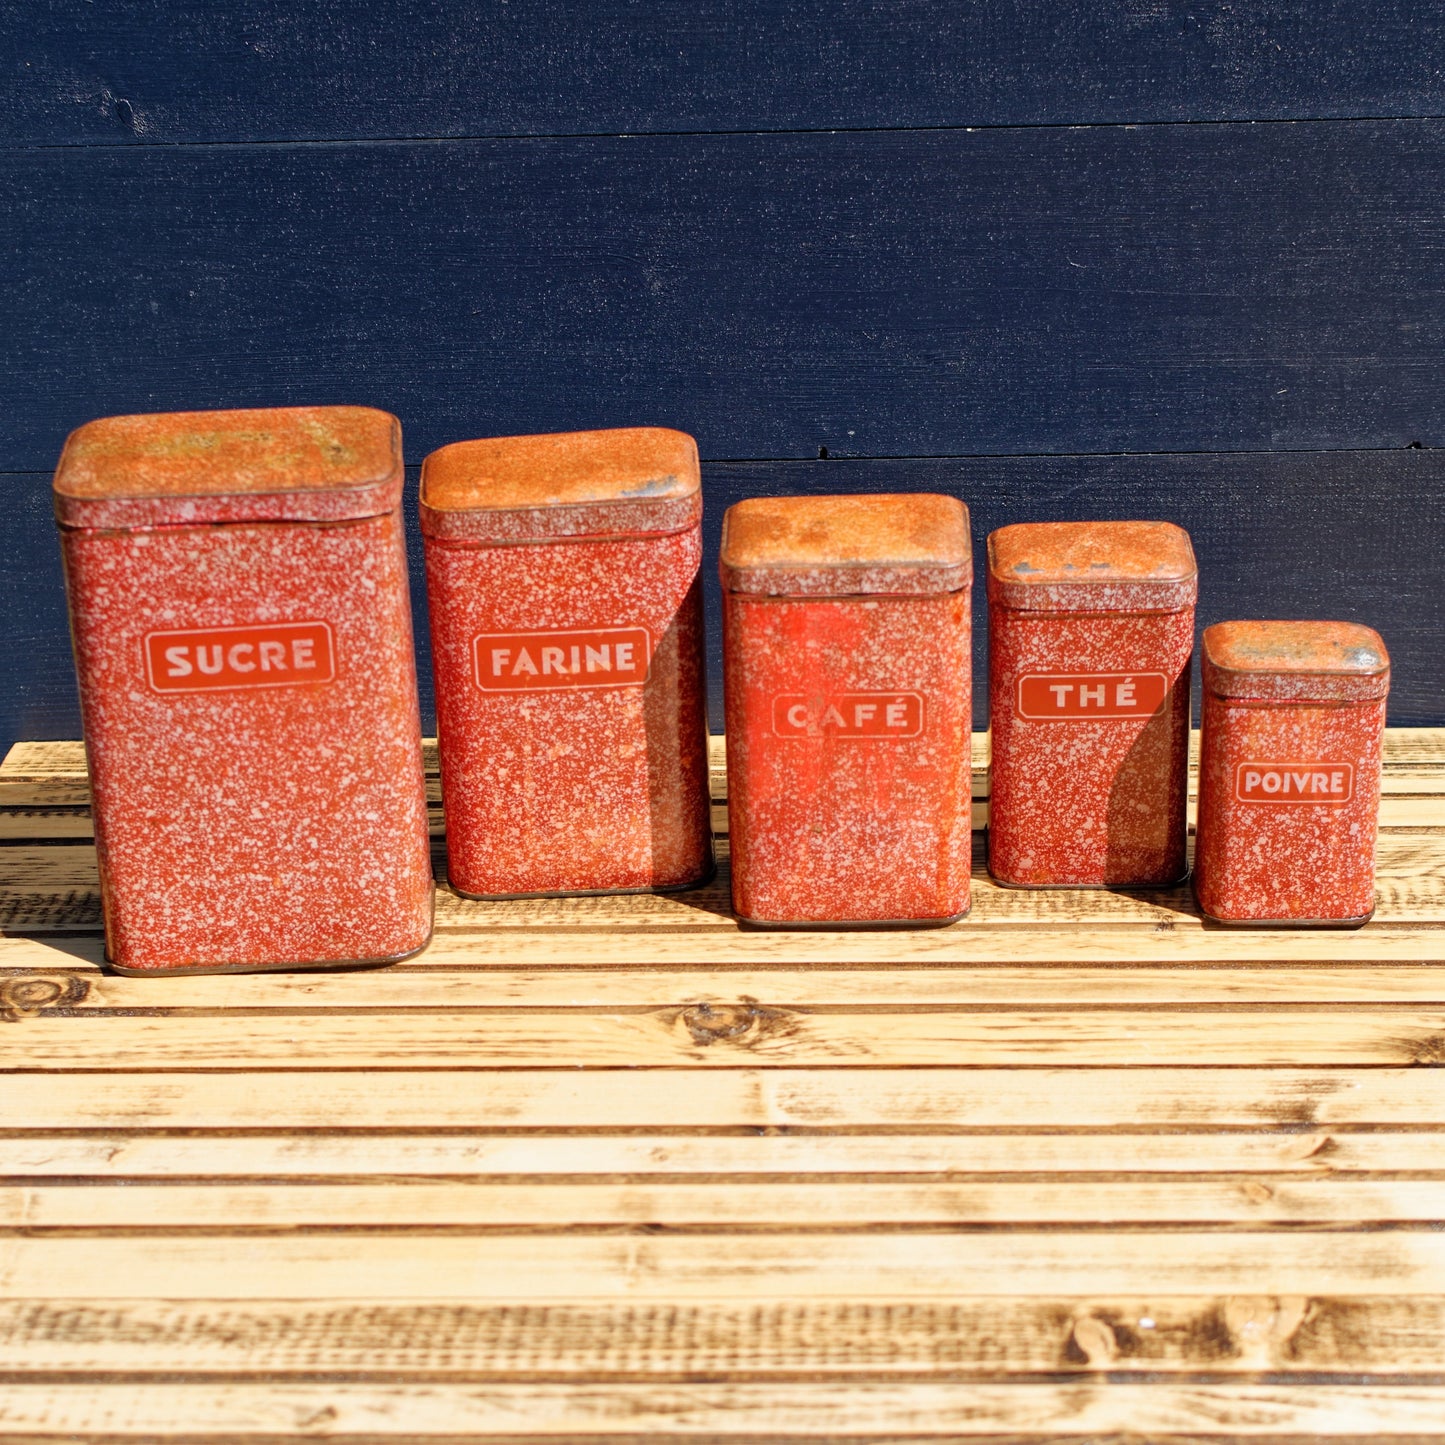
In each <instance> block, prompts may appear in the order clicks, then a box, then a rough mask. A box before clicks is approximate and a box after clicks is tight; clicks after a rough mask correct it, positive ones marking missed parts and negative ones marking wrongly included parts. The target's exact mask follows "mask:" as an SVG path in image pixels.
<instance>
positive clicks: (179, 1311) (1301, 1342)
mask: <svg viewBox="0 0 1445 1445" xmlns="http://www.w3.org/2000/svg"><path fill="white" fill-rule="evenodd" d="M0 1348H3V1349H4V1352H5V1360H6V1364H7V1368H9V1369H10V1370H12V1371H17V1372H37V1373H38V1372H61V1373H64V1374H70V1375H74V1374H78V1373H80V1372H86V1371H89V1372H102V1371H104V1372H111V1371H126V1372H136V1373H141V1372H146V1373H161V1374H164V1375H167V1376H170V1377H172V1378H174V1377H176V1376H177V1375H183V1374H186V1373H201V1372H216V1373H226V1372H234V1373H247V1374H251V1373H257V1374H264V1375H270V1376H272V1377H276V1376H285V1375H288V1374H305V1375H315V1374H316V1373H317V1372H318V1371H325V1370H335V1371H343V1370H344V1371H346V1372H348V1373H349V1374H351V1373H365V1374H368V1375H373V1376H386V1375H396V1374H400V1375H404V1376H406V1377H407V1378H409V1379H418V1378H426V1377H429V1376H440V1377H447V1376H452V1377H455V1376H458V1375H467V1374H481V1375H493V1376H497V1375H501V1376H507V1377H511V1378H518V1377H521V1378H525V1377H527V1376H528V1375H546V1376H552V1377H556V1376H564V1377H565V1376H569V1375H583V1376H591V1377H603V1378H606V1377H609V1376H610V1377H614V1378H615V1377H617V1376H639V1375H641V1376H646V1375H656V1374H679V1373H686V1374H689V1375H692V1376H694V1377H695V1376H697V1375H700V1374H704V1373H706V1374H722V1373H726V1374H727V1375H728V1376H729V1377H731V1378H736V1377H737V1376H739V1375H742V1376H750V1375H751V1376H758V1375H761V1376H765V1377H766V1376H768V1375H786V1374H790V1373H798V1372H806V1373H808V1374H810V1375H812V1374H822V1375H842V1376H847V1375H858V1374H863V1373H888V1374H901V1375H908V1374H915V1373H933V1372H947V1373H948V1374H950V1375H953V1374H958V1373H960V1372H969V1373H972V1372H983V1373H988V1374H998V1373H1003V1372H1005V1371H1024V1370H1031V1371H1051V1372H1060V1373H1067V1374H1071V1375H1080V1374H1085V1373H1087V1372H1090V1371H1097V1370H1103V1369H1108V1370H1113V1371H1122V1370H1131V1369H1147V1370H1151V1371H1179V1370H1195V1371H1197V1370H1208V1371H1210V1372H1217V1373H1222V1374H1227V1373H1233V1372H1236V1371H1257V1370H1261V1369H1267V1370H1269V1371H1271V1372H1272V1373H1279V1374H1292V1373H1298V1372H1304V1371H1329V1370H1335V1371H1338V1370H1341V1369H1347V1370H1349V1371H1351V1372H1364V1371H1368V1372H1370V1373H1372V1374H1376V1375H1384V1376H1389V1375H1392V1374H1411V1373H1419V1374H1423V1373H1438V1372H1439V1371H1440V1370H1441V1369H1442V1368H1445V1304H1442V1302H1441V1301H1440V1300H1439V1299H1431V1298H1429V1297H1420V1296H1383V1295H1382V1296H1374V1297H1363V1298H1329V1297H1321V1296H1313V1297H1309V1296H1284V1297H1279V1296H1270V1295H1259V1294H1253V1295H1251V1294H1232V1295H1223V1296H1219V1297H1216V1298H1208V1297H1206V1298H1202V1299H1188V1298H1184V1299H1179V1298H1169V1297H1162V1296H1160V1297H1152V1298H1149V1297H1144V1298H1141V1297H1138V1296H1134V1297H1125V1298H1118V1299H1108V1298H1105V1299H1099V1298H1092V1299H1091V1298H1068V1297H1064V1298H1059V1297H1054V1298H1039V1299H973V1298H967V1297H963V1298H959V1299H956V1300H951V1301H947V1302H934V1301H929V1300H903V1301H892V1300H848V1301H842V1302H837V1303H834V1302H830V1301H826V1300H819V1301H812V1300H808V1301H789V1302H787V1303H785V1304H767V1303H762V1304H752V1305H749V1304H729V1303H727V1302H724V1301H696V1302H693V1301H669V1302H667V1303H665V1304H658V1305H651V1304H647V1303H634V1302H617V1303H612V1304H608V1303H595V1304H548V1305H492V1306H487V1305H481V1304H479V1305H467V1304H445V1305H427V1304H389V1303H385V1302H375V1301H361V1302H355V1303H352V1302H348V1303H345V1304H331V1303H328V1302H326V1301H319V1300H318V1301H308V1302H304V1303H291V1302H288V1301H285V1300H277V1301H267V1300H262V1301H254V1302H246V1303H237V1302H235V1301H231V1300H224V1299H221V1300H198V1301H186V1300H176V1301H155V1302H152V1301H140V1300H119V1301H94V1302H91V1301H86V1300H74V1301H71V1300H46V1299H40V1300H35V1301H26V1302H22V1303H8V1302H6V1303H0Z"/></svg>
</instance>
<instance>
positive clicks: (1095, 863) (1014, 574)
mask: <svg viewBox="0 0 1445 1445" xmlns="http://www.w3.org/2000/svg"><path fill="white" fill-rule="evenodd" d="M1196 589H1197V577H1196V568H1195V562H1194V552H1193V549H1192V548H1191V547H1190V543H1189V537H1188V534H1187V533H1185V532H1184V530H1183V529H1182V528H1180V527H1176V526H1174V525H1173V524H1171V523H1168V522H1031V523H1020V524H1018V525H1015V526H1010V527H1001V528H1000V529H999V530H998V531H996V532H994V533H992V534H991V535H990V537H989V539H988V607H989V634H988V635H989V716H990V722H991V735H992V744H993V760H992V773H991V783H990V790H989V825H988V856H989V871H990V872H991V873H992V874H993V876H994V877H995V878H996V879H997V880H998V881H999V882H1000V883H1005V884H1009V885H1012V886H1015V887H1025V888H1059V887H1074V888H1078V887H1104V886H1115V887H1145V886H1160V885H1164V884H1170V883H1177V882H1179V881H1180V880H1181V879H1183V877H1184V876H1185V874H1186V872H1187V871H1188V869H1187V862H1186V852H1185V845H1186V832H1185V829H1186V820H1185V805H1186V796H1187V784H1188V748H1189V680H1190V679H1189V669H1190V659H1191V656H1192V654H1193V648H1194V602H1195V595H1196Z"/></svg>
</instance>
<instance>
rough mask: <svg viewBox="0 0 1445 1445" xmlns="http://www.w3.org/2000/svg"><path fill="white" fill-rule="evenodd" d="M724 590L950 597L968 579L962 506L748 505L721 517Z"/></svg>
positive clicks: (929, 502)
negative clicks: (936, 595) (941, 594)
mask: <svg viewBox="0 0 1445 1445" xmlns="http://www.w3.org/2000/svg"><path fill="white" fill-rule="evenodd" d="M718 569H719V571H720V573H721V574H722V584H723V587H724V588H725V589H726V590H727V591H729V592H752V593H763V594H766V595H768V596H773V597H846V596H855V595H859V594H863V593H913V594H919V593H938V592H957V591H958V590H959V589H960V588H962V587H967V586H968V585H969V584H970V582H971V581H972V580H973V565H972V556H971V546H970V541H969V533H968V508H967V507H965V506H964V505H963V503H962V502H960V501H959V500H958V499H957V498H956V497H945V496H940V495H939V494H938V493H936V492H902V493H892V494H890V493H873V494H870V495H866V496H851V497H754V498H752V499H751V500H749V501H746V502H739V503H737V505H736V506H732V507H729V508H728V510H727V514H726V515H725V516H724V517H723V534H722V553H721V556H720V557H719V559H718Z"/></svg>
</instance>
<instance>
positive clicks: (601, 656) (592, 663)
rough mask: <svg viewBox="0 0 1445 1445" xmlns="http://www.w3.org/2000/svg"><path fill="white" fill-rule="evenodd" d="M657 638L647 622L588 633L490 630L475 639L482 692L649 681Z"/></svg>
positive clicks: (475, 667) (474, 660) (474, 652)
mask: <svg viewBox="0 0 1445 1445" xmlns="http://www.w3.org/2000/svg"><path fill="white" fill-rule="evenodd" d="M651 660H652V638H651V635H650V634H649V633H648V631H647V629H646V628H645V627H605V628H597V629H592V630H589V631H585V632H581V631H578V632H489V633H484V634H483V635H482V636H480V637H478V638H476V639H475V640H474V641H473V644H472V663H473V671H474V675H475V677H476V680H477V686H478V687H479V688H481V690H482V691H483V692H544V691H556V690H558V689H562V688H579V687H582V688H596V687H634V686H637V685H638V684H640V683H644V682H646V681H647V669H648V667H649V665H650V663H651Z"/></svg>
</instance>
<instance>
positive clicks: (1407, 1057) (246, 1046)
mask: <svg viewBox="0 0 1445 1445" xmlns="http://www.w3.org/2000/svg"><path fill="white" fill-rule="evenodd" d="M1178 1059H1189V1060H1191V1061H1192V1062H1193V1063H1194V1064H1196V1065H1205V1066H1230V1065H1233V1066H1240V1065H1247V1066H1252V1067H1256V1068H1286V1067H1300V1066H1314V1067H1337V1068H1344V1067H1351V1066H1377V1067H1402V1066H1403V1067H1408V1066H1411V1065H1421V1064H1424V1065H1433V1064H1439V1063H1441V1062H1442V1060H1445V1009H1442V1008H1433V1009H1426V1008H1420V1007H1418V1006H1416V1005H1409V1006H1398V1005H1381V1006H1379V1007H1377V1008H1371V1009H1369V1010H1368V1011H1365V1010H1360V1009H1357V1008H1353V1007H1350V1006H1348V1005H1344V1006H1338V1007H1333V1008H1313V1007H1299V1008H1292V1009H1290V1010H1288V1011H1287V1012H1285V1011H1279V1012H1276V1011H1273V1010H1257V1009H1242V1010H1235V1009H1230V1008H1227V1007H1217V1008H1209V1009H1202V1010H1196V1009H1186V1010H1172V1009H1166V1008H1154V1009H1137V1010H1136V1009H1120V1008H1109V1009H1100V1008H1084V1007H1075V1008H1071V1009H1068V1010H1060V1011H1048V1012H1043V1011H1038V1010H1029V1009H1013V1008H995V1009H993V1010H989V1011H985V1012H979V1011H976V1010H974V1009H961V1010H960V1009H937V1008H936V1009H929V1010H925V1011H920V1012H885V1011H882V1010H877V1011H872V1010H857V1011H852V1010H850V1011H847V1012H841V1013H831V1012H827V1013H825V1012H813V1011H809V1010H805V1009H790V1008H780V1007H774V1006H773V1005H771V1004H762V1003H719V1004H716V1005H710V1004H707V1003H699V1004H692V1005H688V1006H686V1007H671V1008H660V1009H648V1010H642V1011H637V1012H628V1013H613V1012H607V1011H603V1010H600V1009H591V1010H585V1011H576V1010H570V1009H568V1010H556V1011H542V1012H531V1011H526V1012H524V1011H521V1010H517V1009H512V1010H505V1011H502V1010H499V1011H496V1012H467V1013H461V1014H459V1013H454V1012H453V1013H429V1012H425V1011H422V1010H419V1009H413V1010H404V1011H396V1012H393V1011H386V1012H382V1013H376V1014H370V1013H357V1014H342V1013H310V1014H307V1015H305V1016H304V1017H303V1016H298V1015H295V1014H288V1015H280V1016H277V1015H265V1016H262V1015H252V1016H251V1017H248V1018H247V1020H246V1024H245V1027H244V1028H239V1027H238V1026H237V1021H236V1020H235V1019H234V1018H231V1017H227V1016H225V1015H220V1016H212V1015H209V1014H176V1015H172V1016H169V1017H155V1016H141V1017H137V1016H135V1015H132V1014H110V1015H105V1014H102V1015H86V1014H79V1015H75V1016H73V1017H55V1016H46V1015H41V1016H39V1017H31V1018H25V1019H23V1020H22V1021H21V1022H20V1026H19V1027H15V1028H12V1029H11V1030H10V1031H9V1034H8V1036H7V1038H6V1041H5V1051H4V1064H5V1067H6V1068H9V1069H35V1070H53V1071H63V1072H70V1071H73V1070H78V1069H79V1070H86V1071H91V1072H107V1073H122V1074H124V1073H129V1072H131V1071H132V1070H137V1069H139V1070H152V1069H236V1070H246V1071H247V1072H249V1073H257V1072H261V1071H264V1070H269V1069H283V1070H293V1069H296V1068H298V1067H311V1068H327V1069H364V1068H372V1069H418V1068H433V1069H447V1068H456V1067H458V1066H461V1067H464V1068H472V1069H532V1068H559V1067H560V1068H578V1069H609V1068H626V1069H635V1068H649V1069H658V1068H662V1069H668V1068H681V1067H684V1066H686V1067H690V1068H703V1069H755V1068H784V1069H786V1068H800V1067H806V1068H923V1067H936V1068H947V1067H952V1068H1007V1067H1013V1068H1037V1067H1040V1066H1043V1065H1047V1066H1049V1067H1051V1068H1057V1067H1062V1066H1072V1067H1076V1068H1105V1067H1110V1066H1123V1067H1141V1066H1149V1065H1155V1066H1158V1065H1162V1064H1167V1063H1170V1062H1172V1061H1174V1060H1178Z"/></svg>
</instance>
